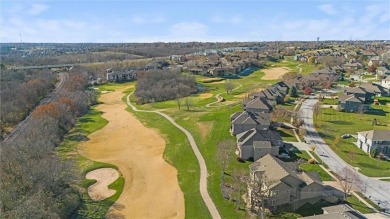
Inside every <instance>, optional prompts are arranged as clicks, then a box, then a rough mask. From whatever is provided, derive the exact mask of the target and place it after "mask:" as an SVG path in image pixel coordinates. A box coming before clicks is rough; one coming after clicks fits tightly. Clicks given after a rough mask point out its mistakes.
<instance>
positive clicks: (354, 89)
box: [346, 87, 367, 94]
mask: <svg viewBox="0 0 390 219" xmlns="http://www.w3.org/2000/svg"><path fill="white" fill-rule="evenodd" d="M346 92H347V93H353V94H366V93H367V91H366V90H365V89H364V88H362V87H352V88H348V89H347V90H346Z"/></svg>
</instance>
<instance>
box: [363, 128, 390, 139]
mask: <svg viewBox="0 0 390 219" xmlns="http://www.w3.org/2000/svg"><path fill="white" fill-rule="evenodd" d="M358 135H362V136H364V137H365V138H367V139H371V140H372V141H390V130H370V131H364V132H358Z"/></svg>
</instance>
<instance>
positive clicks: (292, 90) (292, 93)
mask: <svg viewBox="0 0 390 219" xmlns="http://www.w3.org/2000/svg"><path fill="white" fill-rule="evenodd" d="M289 93H290V97H298V91H297V88H296V87H295V86H292V87H291V88H290V92H289Z"/></svg>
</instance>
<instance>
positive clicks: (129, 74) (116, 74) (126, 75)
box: [106, 68, 137, 82]
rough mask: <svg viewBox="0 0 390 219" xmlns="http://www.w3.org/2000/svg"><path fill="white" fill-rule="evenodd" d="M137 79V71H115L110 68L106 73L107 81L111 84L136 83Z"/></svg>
mask: <svg viewBox="0 0 390 219" xmlns="http://www.w3.org/2000/svg"><path fill="white" fill-rule="evenodd" d="M136 78H137V73H136V70H124V71H114V70H112V69H111V68H110V69H107V72H106V80H107V81H110V82H122V81H134V80H135V79H136Z"/></svg>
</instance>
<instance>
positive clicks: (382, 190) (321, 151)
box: [299, 96, 390, 213]
mask: <svg viewBox="0 0 390 219" xmlns="http://www.w3.org/2000/svg"><path fill="white" fill-rule="evenodd" d="M317 101H318V100H317V99H316V97H315V96H310V98H309V99H307V100H305V101H304V102H303V104H302V106H301V108H300V110H299V115H300V118H302V119H303V120H304V125H303V127H304V128H305V129H306V130H307V135H306V136H305V137H304V138H305V140H306V142H308V143H309V144H310V145H315V146H316V149H315V153H316V154H317V155H319V156H320V158H321V159H322V160H323V162H324V163H326V164H327V165H328V166H329V168H330V169H331V170H332V171H333V172H336V173H337V172H338V171H340V170H341V169H343V168H344V167H347V168H350V169H351V170H353V171H356V170H355V169H354V168H352V167H351V166H350V165H348V164H347V163H346V162H345V161H344V160H342V159H341V158H340V157H339V156H338V155H337V154H336V153H335V152H333V150H332V149H331V148H330V147H329V146H328V145H327V144H326V143H325V142H324V140H323V139H322V138H321V137H320V136H319V134H318V132H317V131H316V129H315V128H314V123H313V106H314V105H315V103H316V102H317ZM358 174H359V177H360V179H361V180H362V181H363V182H366V183H367V186H366V189H365V190H366V191H361V192H362V193H363V194H364V195H366V197H369V198H370V199H371V200H372V201H373V202H374V203H376V204H378V203H379V206H380V207H382V208H383V209H384V211H385V212H387V213H390V183H389V182H385V181H380V180H377V179H374V178H370V177H367V176H365V175H363V174H360V173H358Z"/></svg>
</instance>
